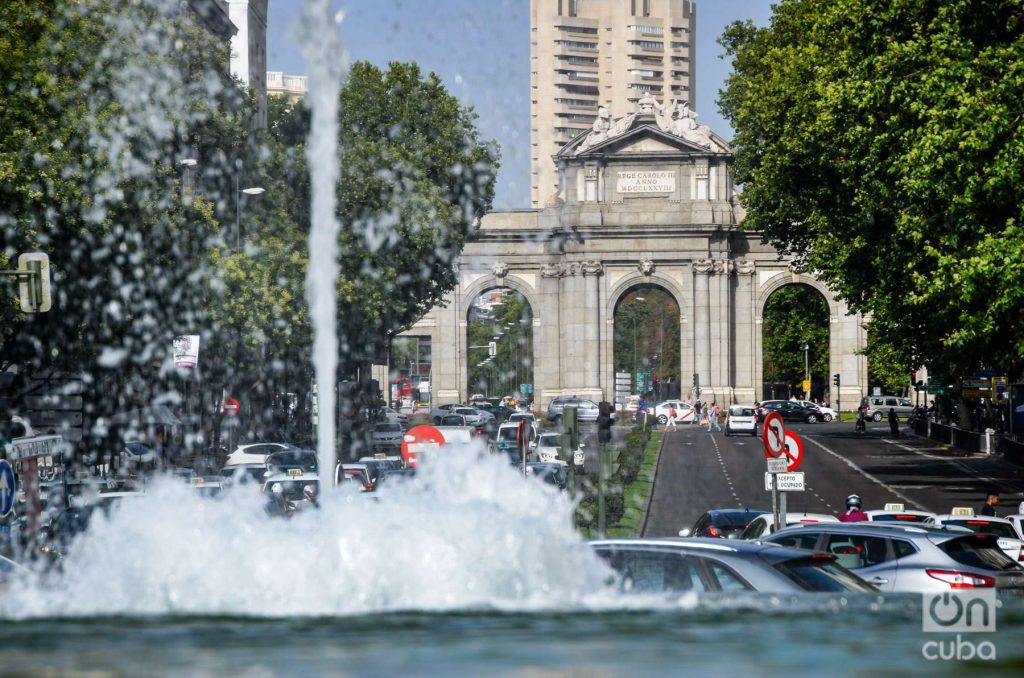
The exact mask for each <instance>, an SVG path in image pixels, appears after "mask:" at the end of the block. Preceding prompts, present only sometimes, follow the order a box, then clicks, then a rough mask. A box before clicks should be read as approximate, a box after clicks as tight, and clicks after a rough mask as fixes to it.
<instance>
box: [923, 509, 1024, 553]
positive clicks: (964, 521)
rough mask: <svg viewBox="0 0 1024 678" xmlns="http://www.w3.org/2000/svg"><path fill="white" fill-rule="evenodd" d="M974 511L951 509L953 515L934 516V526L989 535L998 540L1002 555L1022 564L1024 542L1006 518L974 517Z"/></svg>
mask: <svg viewBox="0 0 1024 678" xmlns="http://www.w3.org/2000/svg"><path fill="white" fill-rule="evenodd" d="M973 514H974V509H971V508H959V509H953V513H947V514H942V515H940V516H936V518H935V524H936V525H939V526H941V527H964V528H967V529H968V530H970V531H971V532H979V533H981V534H991V535H995V536H996V537H998V538H999V548H1001V549H1002V550H1003V553H1005V554H1006V555H1008V556H1010V558H1012V559H1013V562H1015V563H1020V562H1024V561H1022V560H1021V558H1024V541H1022V540H1021V538H1020V535H1019V534H1018V533H1017V528H1015V527H1014V526H1013V523H1012V522H1011V521H1009V520H1007V519H1006V518H996V517H994V516H976V515H973Z"/></svg>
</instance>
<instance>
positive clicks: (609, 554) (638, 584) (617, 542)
mask: <svg viewBox="0 0 1024 678" xmlns="http://www.w3.org/2000/svg"><path fill="white" fill-rule="evenodd" d="M590 546H591V547H592V548H593V549H594V551H595V552H596V553H597V555H598V556H600V557H601V558H603V559H604V560H605V562H607V563H608V564H609V565H610V566H611V567H612V569H614V570H615V571H616V572H618V573H619V575H620V576H621V577H622V581H621V585H622V588H623V589H624V590H626V591H629V592H631V593H648V594H661V593H672V592H680V593H682V592H686V591H695V592H698V593H700V592H726V593H731V592H739V591H762V592H766V593H804V592H807V591H874V590H875V588H874V587H873V586H871V585H870V584H868V583H867V582H865V581H863V580H862V579H861V578H860V577H858V576H857V575H855V574H853V573H852V572H849V571H847V570H846V569H844V568H843V567H841V566H840V565H838V564H837V562H836V558H835V557H834V556H829V555H825V554H820V553H818V554H811V553H807V552H806V551H799V550H796V549H791V548H780V547H778V546H774V545H766V544H759V543H754V542H747V543H744V542H729V543H723V541H722V540H721V539H705V538H690V539H674V538H672V539H646V538H641V539H601V540H598V541H592V542H590Z"/></svg>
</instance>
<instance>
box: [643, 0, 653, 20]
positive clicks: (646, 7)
mask: <svg viewBox="0 0 1024 678" xmlns="http://www.w3.org/2000/svg"><path fill="white" fill-rule="evenodd" d="M644 16H651V0H644Z"/></svg>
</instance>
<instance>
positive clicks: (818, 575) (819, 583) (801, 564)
mask: <svg viewBox="0 0 1024 678" xmlns="http://www.w3.org/2000/svg"><path fill="white" fill-rule="evenodd" d="M775 568H776V569H778V570H779V571H780V572H782V574H784V575H786V577H788V578H789V579H791V580H792V581H794V582H795V583H796V584H797V586H799V587H800V588H802V589H804V590H805V591H872V590H873V589H872V588H871V586H870V585H869V584H868V583H867V582H865V581H863V580H862V579H860V578H859V577H857V576H856V575H855V574H853V573H852V572H849V571H848V570H846V569H844V568H842V567H840V566H838V565H836V563H835V562H834V561H833V560H832V559H831V558H826V557H823V556H811V557H809V558H794V559H793V560H787V561H784V562H781V563H778V564H777V565H775Z"/></svg>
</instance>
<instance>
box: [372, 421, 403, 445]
mask: <svg viewBox="0 0 1024 678" xmlns="http://www.w3.org/2000/svg"><path fill="white" fill-rule="evenodd" d="M370 435H371V444H372V446H373V451H374V452H393V451H397V450H400V449H401V448H402V437H403V436H404V435H405V429H403V428H402V425H401V424H398V423H392V422H384V423H377V424H374V425H373V432H372V433H371V434H370Z"/></svg>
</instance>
